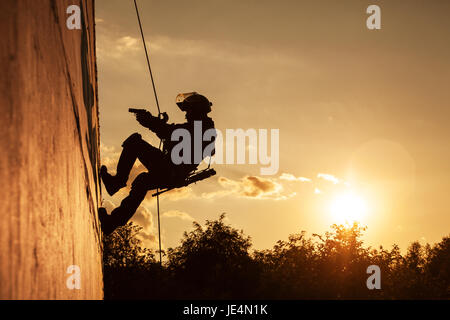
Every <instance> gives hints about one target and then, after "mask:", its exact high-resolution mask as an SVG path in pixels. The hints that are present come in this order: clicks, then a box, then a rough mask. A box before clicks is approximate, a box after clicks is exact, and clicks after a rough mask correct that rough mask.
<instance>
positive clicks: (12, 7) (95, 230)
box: [0, 0, 103, 299]
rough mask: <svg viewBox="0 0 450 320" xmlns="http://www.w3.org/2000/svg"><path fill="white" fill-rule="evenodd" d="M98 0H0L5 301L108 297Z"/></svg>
mask: <svg viewBox="0 0 450 320" xmlns="http://www.w3.org/2000/svg"><path fill="white" fill-rule="evenodd" d="M93 2H94V1H93V0H86V1H84V0H83V1H81V2H80V0H70V1H66V0H53V1H52V0H39V1H36V0H2V1H1V2H0V30H1V32H2V38H1V40H0V43H1V46H0V66H1V71H2V75H1V78H0V150H1V153H0V181H1V183H2V197H1V198H0V217H1V222H0V299H102V298H103V282H102V264H101V233H100V230H99V222H98V219H97V207H98V202H99V199H100V187H99V182H98V174H97V172H98V170H97V168H98V161H99V128H98V106H97V98H96V97H97V83H96V64H95V33H94V31H95V30H94V27H95V23H94V3H93ZM73 4H76V5H79V6H80V8H81V13H82V14H81V17H82V19H81V21H82V28H81V30H69V29H68V28H67V27H66V20H67V18H68V17H69V16H70V14H67V13H66V10H67V8H68V7H69V6H70V5H73ZM71 265H77V266H79V267H80V271H81V273H80V284H81V287H80V289H76V288H75V289H69V287H68V286H67V280H68V278H69V277H70V274H68V273H67V269H68V267H69V266H71Z"/></svg>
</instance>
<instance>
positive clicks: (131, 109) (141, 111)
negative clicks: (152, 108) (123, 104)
mask: <svg viewBox="0 0 450 320" xmlns="http://www.w3.org/2000/svg"><path fill="white" fill-rule="evenodd" d="M128 112H131V113H136V114H138V113H144V112H147V110H145V109H134V108H129V109H128Z"/></svg>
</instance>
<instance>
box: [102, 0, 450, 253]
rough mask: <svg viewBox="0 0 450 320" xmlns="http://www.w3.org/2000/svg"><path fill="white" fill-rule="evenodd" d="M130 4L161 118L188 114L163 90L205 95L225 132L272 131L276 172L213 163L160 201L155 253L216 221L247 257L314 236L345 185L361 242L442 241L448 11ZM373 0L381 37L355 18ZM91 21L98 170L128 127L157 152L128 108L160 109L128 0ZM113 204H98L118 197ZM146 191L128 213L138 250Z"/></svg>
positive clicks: (448, 5) (111, 3) (445, 227)
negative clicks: (239, 241)
mask: <svg viewBox="0 0 450 320" xmlns="http://www.w3.org/2000/svg"><path fill="white" fill-rule="evenodd" d="M138 3H139V5H140V8H141V19H142V22H143V25H144V32H145V34H146V37H147V39H146V40H147V41H148V46H149V50H150V56H151V61H152V67H153V71H154V76H155V79H156V86H157V89H158V94H159V98H160V103H161V107H162V110H163V111H167V112H168V113H169V116H170V120H171V121H173V122H179V121H183V119H184V115H183V114H182V113H181V112H180V111H179V110H178V109H177V107H176V105H175V103H174V100H175V96H176V95H177V94H178V93H179V92H189V91H198V92H199V93H202V94H205V95H206V96H207V97H209V98H210V100H211V101H213V102H214V106H213V112H212V113H211V116H212V117H213V118H214V120H215V123H216V126H217V127H218V128H219V129H221V130H223V131H224V130H225V129H227V128H243V129H247V128H255V129H259V128H265V129H272V128H273V129H279V130H280V169H279V172H278V174H276V175H274V176H261V175H260V172H259V169H260V166H259V165H256V166H255V165H253V166H251V165H217V166H216V170H217V172H218V175H217V176H216V177H214V178H212V179H210V180H209V181H205V182H201V183H199V184H198V185H195V186H193V187H191V188H186V189H184V190H179V191H177V192H174V193H172V194H169V195H167V196H163V197H161V212H162V214H163V216H162V219H161V221H162V235H163V242H164V245H165V246H166V247H167V246H175V245H177V244H178V241H179V240H180V239H181V237H182V233H183V232H184V231H187V230H190V229H191V226H192V221H193V220H197V221H198V222H201V223H203V222H204V220H205V219H216V218H218V216H219V215H220V213H222V212H226V213H227V214H228V219H229V223H231V224H232V225H233V226H235V227H237V228H239V229H241V228H242V229H244V231H245V233H246V234H248V235H250V236H251V237H252V239H253V243H254V245H255V247H256V248H267V247H271V246H273V244H274V243H275V242H276V241H277V240H280V239H282V240H284V239H286V238H287V236H288V235H289V234H290V233H294V232H300V231H301V230H306V231H307V232H308V233H309V234H311V233H322V232H324V231H326V230H328V229H329V226H330V225H331V224H332V223H333V222H335V221H334V220H333V215H332V213H331V211H333V210H332V209H330V207H332V206H333V203H335V200H333V199H335V198H336V197H338V199H339V197H340V195H341V194H345V193H348V192H352V193H353V194H356V195H357V197H359V198H360V199H363V202H364V204H365V206H366V214H365V217H364V218H363V219H362V220H363V221H362V222H363V223H364V224H366V225H367V226H368V230H367V231H366V238H365V239H366V241H367V244H368V245H378V244H383V245H385V246H390V245H392V244H393V243H397V244H399V245H400V246H401V248H402V249H405V248H406V246H407V245H408V244H409V243H410V242H411V241H413V240H420V241H422V242H430V243H431V242H436V241H439V240H440V239H441V238H442V236H444V235H447V234H448V232H449V226H450V215H449V208H448V203H447V202H448V200H447V198H448V197H447V192H448V191H447V190H450V182H449V181H450V179H449V178H450V161H449V160H450V159H449V158H450V149H449V143H448V137H449V136H450V127H449V126H448V124H447V122H448V118H449V113H450V111H449V98H450V90H448V79H449V76H450V62H449V58H450V44H449V42H448V39H449V38H450V20H449V19H448V17H447V15H448V13H449V12H450V2H448V1H402V2H400V1H360V0H358V1H347V0H346V1H312V0H309V1H276V2H275V1H189V2H186V1H143V0H141V1H138ZM375 3H376V4H378V5H379V6H380V7H381V10H382V11H381V12H382V14H381V15H382V29H381V30H376V31H370V30H368V29H367V28H366V18H367V16H368V15H367V14H366V13H365V11H366V8H367V7H368V6H369V5H370V4H375ZM96 17H97V25H96V30H97V56H98V79H99V105H100V119H101V123H100V124H101V141H102V162H103V163H105V164H107V165H108V164H109V165H114V162H115V161H117V157H118V152H120V150H121V148H120V145H121V143H122V141H123V140H124V139H125V138H126V137H127V136H128V135H130V134H131V133H133V132H140V133H142V134H143V135H144V137H145V138H146V139H148V141H149V142H152V143H154V144H157V140H156V138H155V137H154V135H152V134H151V133H149V132H146V131H145V129H144V128H139V126H138V124H137V122H136V121H135V120H134V118H133V117H132V115H131V114H128V112H127V109H128V107H129V106H148V109H149V110H150V111H152V112H154V113H156V106H155V104H154V100H153V93H152V91H151V85H150V83H149V78H148V73H147V69H146V65H145V56H144V51H143V49H142V43H141V40H140V38H139V29H138V24H137V20H136V16H135V11H134V5H133V1H131V0H97V1H96ZM283 173H285V175H283V176H282V174H283ZM248 176H256V177H257V178H248ZM300 177H303V178H306V179H299V178H300ZM294 178H298V179H296V180H295V179H294ZM334 178H336V179H337V180H334ZM261 186H263V188H261ZM246 190H247V191H248V190H251V191H252V192H251V193H248V192H247V193H246V192H245V191H246ZM248 194H253V196H252V197H248V196H246V195H248ZM105 195H106V193H105V192H104V196H105ZM124 195H125V194H124V193H123V192H122V193H120V194H119V195H117V196H115V197H114V198H112V199H111V198H108V197H105V199H106V200H107V201H109V202H110V205H111V203H114V204H118V203H119V202H120V200H121V198H122V197H123V196H124ZM150 198H151V196H150V195H148V197H147V200H146V201H145V202H144V204H143V206H142V208H141V209H140V211H139V212H138V213H137V215H136V217H135V221H137V222H139V223H140V224H142V225H143V226H144V227H145V228H146V229H145V231H146V235H147V237H146V239H147V240H148V242H147V243H148V244H149V243H150V241H152V239H153V237H152V236H154V235H155V230H156V226H155V224H154V223H153V222H154V221H156V219H155V212H156V207H155V203H154V202H153V201H152V200H151V199H150Z"/></svg>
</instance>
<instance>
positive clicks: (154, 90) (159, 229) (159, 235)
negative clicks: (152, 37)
mask: <svg viewBox="0 0 450 320" xmlns="http://www.w3.org/2000/svg"><path fill="white" fill-rule="evenodd" d="M134 7H135V8H136V16H137V19H138V22H139V29H140V31H141V38H142V43H143V44H144V50H145V57H146V58H147V66H148V71H149V72H150V79H151V80H152V87H153V93H154V95H155V100H156V106H157V107H158V118H159V116H160V115H161V109H160V108H159V101H158V94H157V93H156V87H155V81H154V79H153V73H152V68H151V66H150V59H149V57H148V51H147V45H146V44H145V38H144V31H143V30H142V23H141V18H140V16H139V9H138V6H137V3H136V0H134ZM161 142H162V141H161V140H160V141H159V149H161ZM156 191H157V192H159V188H157V189H156ZM156 208H157V212H158V239H159V265H160V267H162V253H161V223H160V219H159V194H158V195H157V196H156Z"/></svg>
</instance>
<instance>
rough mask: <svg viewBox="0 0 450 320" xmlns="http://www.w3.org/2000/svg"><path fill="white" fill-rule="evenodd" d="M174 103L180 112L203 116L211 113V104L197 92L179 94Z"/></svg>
mask: <svg viewBox="0 0 450 320" xmlns="http://www.w3.org/2000/svg"><path fill="white" fill-rule="evenodd" d="M175 102H176V104H177V106H178V107H179V108H180V110H181V111H185V112H189V111H191V112H198V113H205V114H206V113H209V112H211V106H212V103H211V102H209V100H208V99H207V98H206V97H205V96H202V95H201V94H198V93H197V92H188V93H180V94H179V95H178V96H177V98H176V100H175Z"/></svg>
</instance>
